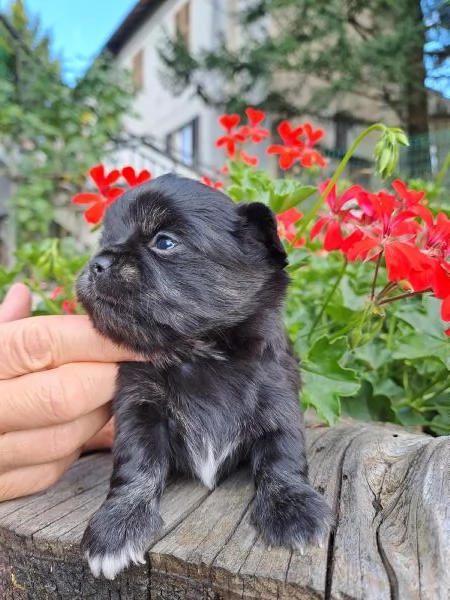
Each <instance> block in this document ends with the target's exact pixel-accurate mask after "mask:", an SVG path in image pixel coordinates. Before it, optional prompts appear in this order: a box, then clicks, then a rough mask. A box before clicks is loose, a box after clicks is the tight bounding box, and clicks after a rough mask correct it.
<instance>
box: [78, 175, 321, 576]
mask: <svg viewBox="0 0 450 600" xmlns="http://www.w3.org/2000/svg"><path fill="white" fill-rule="evenodd" d="M286 263H287V258H286V253H285V251H284V249H283V246H282V244H281V242H280V240H279V238H278V235H277V228H276V222H275V219H274V217H273V214H272V213H271V211H270V210H269V209H268V208H267V207H266V206H264V205H263V204H259V203H255V204H240V205H236V204H234V203H233V202H232V201H231V200H230V199H229V198H227V197H226V196H225V195H224V194H222V193H220V192H218V191H216V190H212V189H210V188H208V187H206V186H204V185H202V184H200V183H198V182H195V181H192V180H189V179H181V178H178V177H176V176H174V175H165V176H163V177H159V178H157V179H155V180H153V181H151V182H149V183H146V184H144V185H141V186H139V187H137V188H134V189H132V190H130V191H128V192H126V193H125V194H124V195H123V196H121V197H120V199H119V200H117V201H116V202H115V203H114V204H113V205H112V206H111V207H110V208H109V209H108V211H107V214H106V217H105V222H104V227H103V234H102V238H101V250H100V252H99V253H98V254H97V255H96V256H95V257H94V258H93V259H92V260H91V262H90V263H89V264H88V266H87V267H86V268H85V269H84V271H83V272H82V273H81V275H80V277H79V279H78V283H77V292H78V298H79V299H80V301H81V303H82V304H83V306H84V307H85V309H86V310H87V312H88V314H89V315H90V317H91V319H92V321H93V323H94V325H95V327H96V328H97V329H98V331H100V332H101V333H102V334H104V335H105V336H107V337H108V338H111V339H112V340H114V341H115V342H118V343H119V344H122V345H124V346H127V347H129V348H131V349H133V350H134V351H136V352H138V353H142V354H144V355H146V356H148V357H149V360H150V362H145V363H144V362H143V363H123V364H121V366H120V370H119V376H118V381H117V391H116V394H115V397H114V402H113V404H114V413H115V415H116V438H115V442H114V449H113V454H114V470H113V474H112V478H111V489H110V491H109V494H108V497H107V498H106V500H105V502H104V504H103V505H102V506H101V508H100V509H99V510H98V511H97V512H96V513H95V514H94V516H93V517H92V519H91V521H90V523H89V525H88V528H87V530H86V532H85V534H84V538H83V541H82V547H83V549H84V551H85V553H86V556H87V559H88V561H89V565H90V567H91V570H92V572H93V573H94V575H96V576H97V575H99V574H100V573H103V574H104V575H105V576H106V577H108V578H111V579H112V578H114V577H115V575H116V574H117V573H118V572H119V571H120V570H122V569H123V568H124V567H127V566H128V565H129V564H130V563H131V562H134V563H140V562H144V552H145V550H146V549H147V548H148V546H149V543H150V540H151V537H152V534H154V533H155V532H156V531H157V530H158V529H159V528H160V527H161V526H162V520H161V517H160V514H159V510H158V508H159V501H160V498H161V494H162V492H163V489H164V483H165V481H166V478H167V476H168V474H169V472H170V471H178V472H182V473H188V474H190V475H193V476H194V477H197V478H198V479H200V481H202V482H203V483H204V484H205V485H206V486H208V487H209V488H213V487H214V485H215V484H216V482H217V481H218V480H220V478H221V477H222V476H223V475H224V474H226V473H227V472H229V470H230V469H232V468H233V467H235V466H236V465H237V464H238V463H239V462H241V461H243V460H245V459H248V460H249V461H250V464H251V467H252V470H253V475H254V479H255V486H256V495H255V501H254V507H253V522H254V524H255V526H256V527H257V528H258V530H259V531H260V532H261V533H262V534H263V536H264V538H265V539H266V541H267V543H268V544H270V545H285V546H291V547H295V548H298V547H302V546H303V545H305V544H307V543H308V542H319V543H320V542H321V541H323V540H324V539H325V537H326V535H327V532H328V528H329V524H330V510H329V508H328V506H327V504H326V503H325V501H324V499H323V497H322V496H321V495H319V494H318V493H317V492H316V491H315V490H314V489H313V488H312V487H311V485H310V484H309V482H308V468H307V461H306V455H305V440H304V432H303V423H302V417H301V412H300V408H299V398H298V393H299V384H300V382H299V369H298V362H297V360H296V358H295V356H294V355H293V352H292V350H291V347H290V344H289V341H288V339H287V337H286V335H285V333H284V331H283V325H282V305H283V300H284V297H285V292H286V287H287V285H288V276H287V274H286V273H285V271H284V267H285V266H286ZM199 525H200V524H199Z"/></svg>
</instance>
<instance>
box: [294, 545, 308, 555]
mask: <svg viewBox="0 0 450 600" xmlns="http://www.w3.org/2000/svg"><path fill="white" fill-rule="evenodd" d="M294 550H297V552H299V553H300V554H301V555H302V556H304V555H305V552H306V548H305V546H304V545H303V544H300V543H298V542H297V543H296V544H294Z"/></svg>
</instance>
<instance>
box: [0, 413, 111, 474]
mask: <svg viewBox="0 0 450 600" xmlns="http://www.w3.org/2000/svg"><path fill="white" fill-rule="evenodd" d="M110 418H111V412H110V410H109V407H108V406H101V407H100V408H98V409H97V410H94V411H93V412H91V413H89V414H87V415H83V416H82V417H80V418H79V419H77V420H76V421H72V422H71V423H63V424H62V425H55V426H53V427H46V428H44V429H32V430H31V431H13V432H10V433H5V434H3V435H1V436H0V474H1V473H5V472H7V471H11V470H13V469H17V468H19V467H27V466H31V465H40V464H44V463H51V462H56V461H58V460H60V459H62V458H67V457H68V456H71V455H72V454H74V453H75V452H76V451H79V450H80V449H81V447H82V446H83V444H84V443H85V442H87V441H88V440H89V439H91V438H92V436H94V435H95V434H96V433H97V432H98V431H100V429H102V427H103V426H104V425H105V424H106V423H107V422H108V421H109V420H110Z"/></svg>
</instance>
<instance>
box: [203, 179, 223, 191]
mask: <svg viewBox="0 0 450 600" xmlns="http://www.w3.org/2000/svg"><path fill="white" fill-rule="evenodd" d="M200 181H201V182H202V183H203V184H204V185H207V186H208V187H211V188H213V189H215V190H220V189H222V188H223V185H224V184H223V183H222V182H221V181H215V182H214V181H212V180H211V179H210V178H209V177H208V176H207V175H204V176H203V177H202V178H201V180H200Z"/></svg>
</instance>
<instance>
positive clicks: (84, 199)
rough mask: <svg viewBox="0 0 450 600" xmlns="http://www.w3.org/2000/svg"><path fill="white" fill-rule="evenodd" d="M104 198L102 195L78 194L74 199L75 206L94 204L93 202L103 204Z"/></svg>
mask: <svg viewBox="0 0 450 600" xmlns="http://www.w3.org/2000/svg"><path fill="white" fill-rule="evenodd" d="M101 201H102V196H100V194H90V193H84V192H83V193H81V194H76V196H74V197H73V198H72V202H73V203H74V204H92V203H93V202H101Z"/></svg>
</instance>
